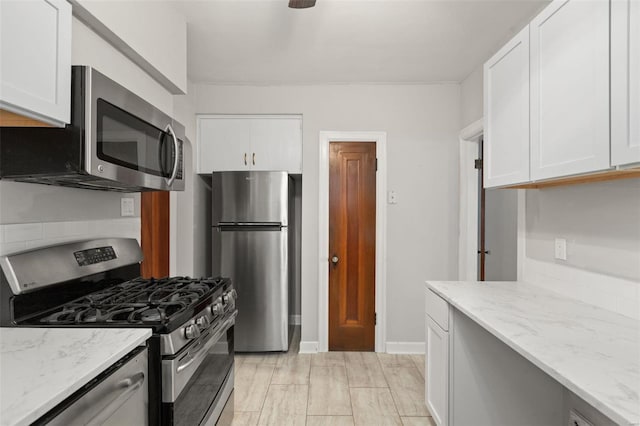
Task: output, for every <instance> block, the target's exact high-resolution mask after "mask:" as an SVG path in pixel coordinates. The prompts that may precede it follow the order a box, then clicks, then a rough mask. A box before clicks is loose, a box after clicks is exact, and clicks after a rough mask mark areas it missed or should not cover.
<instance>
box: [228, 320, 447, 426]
mask: <svg viewBox="0 0 640 426" xmlns="http://www.w3.org/2000/svg"><path fill="white" fill-rule="evenodd" d="M299 333H300V331H299V327H298V328H296V329H295V331H294V337H293V339H292V343H291V347H290V349H289V352H286V353H263V354H236V367H235V371H236V376H235V392H234V400H235V405H234V408H235V415H234V418H233V425H277V426H285V425H302V426H305V425H306V426H334V425H335V426H343V425H344V426H359V425H362V426H374V425H401V426H402V425H405V426H408V425H411V426H422V425H426V426H434V425H435V423H434V422H433V420H432V418H431V417H430V414H429V411H428V410H427V407H426V406H425V404H424V355H391V354H376V353H373V352H326V353H318V354H299V353H298V349H299V341H300V334H299Z"/></svg>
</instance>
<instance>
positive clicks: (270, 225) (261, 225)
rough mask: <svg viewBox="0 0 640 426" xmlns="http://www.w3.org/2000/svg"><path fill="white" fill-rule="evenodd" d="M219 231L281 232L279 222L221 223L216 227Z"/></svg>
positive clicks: (281, 226)
mask: <svg viewBox="0 0 640 426" xmlns="http://www.w3.org/2000/svg"><path fill="white" fill-rule="evenodd" d="M216 227H217V228H218V230H219V231H221V232H223V231H281V230H282V228H284V226H283V225H282V223H280V222H224V223H223V222H221V223H218V225H217V226H216Z"/></svg>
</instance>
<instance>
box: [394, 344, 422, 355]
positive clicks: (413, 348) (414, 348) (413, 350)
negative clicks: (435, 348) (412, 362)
mask: <svg viewBox="0 0 640 426" xmlns="http://www.w3.org/2000/svg"><path fill="white" fill-rule="evenodd" d="M425 348H426V346H425V342H387V353H389V354H424V353H425Z"/></svg>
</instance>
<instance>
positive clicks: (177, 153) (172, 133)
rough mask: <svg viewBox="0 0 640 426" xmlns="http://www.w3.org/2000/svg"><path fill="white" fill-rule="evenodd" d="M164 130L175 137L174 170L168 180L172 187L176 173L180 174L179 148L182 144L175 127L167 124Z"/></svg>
mask: <svg viewBox="0 0 640 426" xmlns="http://www.w3.org/2000/svg"><path fill="white" fill-rule="evenodd" d="M164 131H165V132H169V133H170V134H171V137H172V138H173V149H174V152H175V155H174V158H173V171H172V172H171V176H170V177H169V180H168V181H167V185H168V186H169V189H171V185H173V181H174V180H176V175H177V174H178V160H179V155H180V153H179V152H178V150H179V149H180V146H179V145H178V138H177V137H176V134H175V132H174V131H173V127H171V124H167V127H166V128H165V129H164Z"/></svg>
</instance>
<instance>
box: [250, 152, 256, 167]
mask: <svg viewBox="0 0 640 426" xmlns="http://www.w3.org/2000/svg"><path fill="white" fill-rule="evenodd" d="M251 162H252V163H253V165H254V166H255V165H256V153H255V152H254V153H253V155H252V158H251Z"/></svg>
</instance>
